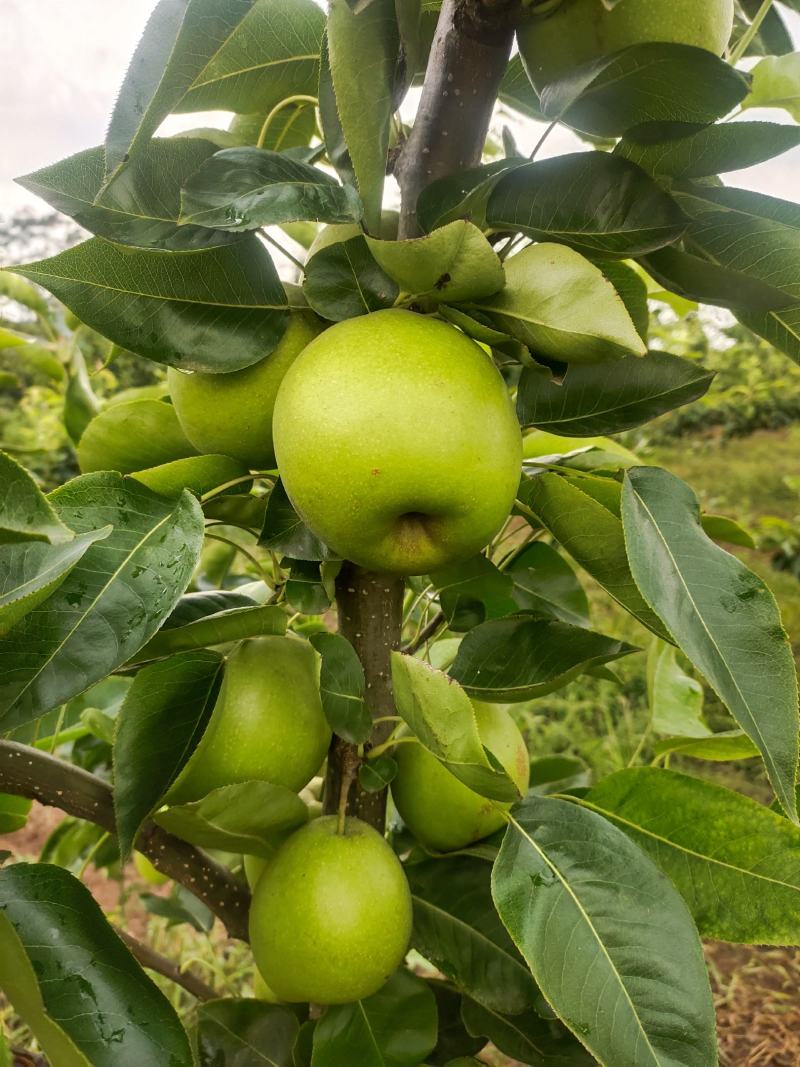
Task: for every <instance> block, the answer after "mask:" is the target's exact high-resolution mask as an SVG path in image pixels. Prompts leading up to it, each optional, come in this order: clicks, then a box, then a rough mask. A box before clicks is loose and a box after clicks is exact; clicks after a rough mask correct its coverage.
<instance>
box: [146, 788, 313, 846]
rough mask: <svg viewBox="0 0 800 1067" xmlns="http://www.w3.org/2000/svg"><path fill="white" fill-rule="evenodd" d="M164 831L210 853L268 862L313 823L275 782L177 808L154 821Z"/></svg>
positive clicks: (229, 791)
mask: <svg viewBox="0 0 800 1067" xmlns="http://www.w3.org/2000/svg"><path fill="white" fill-rule="evenodd" d="M154 818H155V821H156V822H157V823H158V824H159V826H163V827H164V829H165V830H168V831H169V833H171V834H175V835H176V837H182V838H183V839H184V841H190V842H191V843H192V844H193V845H198V846H199V847H200V848H205V849H209V848H211V849H215V848H218V849H222V850H223V851H225V852H243V853H244V854H245V855H248V856H264V857H265V858H269V857H270V856H271V855H272V854H273V853H274V851H275V847H276V843H277V842H279V841H281V840H283V839H284V838H285V837H287V836H288V835H289V834H290V833H292V832H293V831H295V830H297V829H299V827H301V826H302V825H303V824H304V823H305V822H307V820H308V808H307V807H306V805H305V804H304V803H303V801H302V800H301V799H300V797H299V796H298V795H297V793H293V792H292V791H291V790H290V789H286V788H285V786H282V785H273V784H272V783H271V782H255V781H254V782H235V783H234V784H233V785H224V786H221V787H220V788H219V789H213V790H212V791H211V792H210V793H209V794H208V795H207V796H205V797H203V798H202V800H195V801H192V802H191V803H188V804H176V805H174V806H171V807H169V808H167V809H166V810H164V811H159V812H157V813H156V815H155V816H154Z"/></svg>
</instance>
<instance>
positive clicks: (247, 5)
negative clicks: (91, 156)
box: [105, 0, 254, 174]
mask: <svg viewBox="0 0 800 1067" xmlns="http://www.w3.org/2000/svg"><path fill="white" fill-rule="evenodd" d="M253 3H254V0H160V2H159V3H158V4H157V5H156V7H155V9H154V11H153V13H152V14H151V16H150V19H149V21H148V23H147V26H146V27H145V30H144V34H143V36H142V39H141V41H140V42H139V45H138V47H137V49H136V52H135V53H134V55H133V59H132V60H131V64H130V66H129V68H128V72H127V74H126V76H125V80H124V81H123V83H122V88H121V89H120V92H119V96H118V97H117V101H116V104H115V107H114V113H113V114H112V116H111V122H110V124H109V127H108V133H107V135H106V145H105V153H106V169H107V172H108V173H109V174H112V173H114V172H115V171H116V170H117V169H118V168H119V167H120V166H121V165H123V164H124V163H125V162H126V161H127V160H128V159H129V158H131V157H133V156H135V155H136V154H137V153H138V152H139V151H141V150H142V149H143V148H144V146H145V145H146V144H147V142H148V141H149V140H150V138H151V137H152V136H153V134H154V133H155V132H156V130H157V129H158V127H159V126H160V125H161V122H162V120H163V119H165V118H166V117H167V115H169V113H170V112H171V111H174V110H175V109H176V107H177V106H178V104H179V102H180V100H181V98H182V97H183V96H184V94H185V93H186V91H187V90H188V89H189V87H190V86H191V85H192V82H193V81H194V80H195V78H196V77H197V76H198V75H199V74H200V72H201V71H202V70H203V68H204V67H205V65H206V63H207V61H208V60H209V59H210V58H211V57H212V56H213V55H214V54H215V53H216V51H217V49H219V47H220V46H221V45H222V44H223V43H224V42H225V41H226V39H228V37H229V36H230V34H231V33H232V31H233V30H234V29H235V27H236V26H237V24H238V23H239V22H240V21H241V20H242V19H243V18H244V16H245V15H246V14H247V13H248V11H250V9H251V8H252V7H253Z"/></svg>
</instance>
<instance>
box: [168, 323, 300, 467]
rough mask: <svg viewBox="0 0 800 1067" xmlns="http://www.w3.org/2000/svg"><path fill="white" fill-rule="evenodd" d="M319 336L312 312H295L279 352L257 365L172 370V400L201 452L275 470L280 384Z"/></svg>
mask: <svg viewBox="0 0 800 1067" xmlns="http://www.w3.org/2000/svg"><path fill="white" fill-rule="evenodd" d="M316 334H317V327H316V323H315V320H314V319H313V318H312V316H311V315H310V314H307V313H306V314H294V315H292V316H291V318H290V320H289V325H288V327H287V329H286V333H285V334H284V335H283V337H282V338H281V342H280V344H279V345H278V347H277V348H276V349H275V351H274V352H271V353H270V355H268V356H267V357H266V359H262V360H261V361H260V362H259V363H255V364H254V365H253V366H252V367H245V368H244V369H243V370H237V371H232V372H231V373H230V374H197V373H196V374H188V373H186V372H185V371H180V370H175V368H174V367H170V369H169V373H168V376H167V380H168V382H169V390H170V394H171V396H172V402H173V404H174V405H175V411H176V413H177V416H178V419H179V420H180V424H181V426H182V427H183V432H184V433H185V434H186V436H187V437H188V438H189V440H190V441H191V442H192V444H193V445H194V446H195V448H197V449H198V450H199V451H200V452H206V453H209V452H213V453H220V454H222V455H224V456H233V457H234V459H239V460H241V461H242V462H243V463H246V464H247V466H248V467H249V468H251V469H255V468H258V469H271V468H272V467H274V466H275V452H274V451H273V448H272V409H273V408H274V406H275V396H276V394H277V392H278V386H279V385H280V384H281V381H282V379H283V376H284V374H286V371H287V370H288V369H289V367H290V366H291V365H292V363H293V362H294V361H295V359H297V357H298V356H299V355H300V353H301V352H302V350H303V349H304V348H305V346H306V345H307V344H308V342H309V341H310V340H311V339H312V338H313V337H315V336H316Z"/></svg>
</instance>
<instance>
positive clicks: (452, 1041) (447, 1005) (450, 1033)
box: [428, 979, 486, 1067]
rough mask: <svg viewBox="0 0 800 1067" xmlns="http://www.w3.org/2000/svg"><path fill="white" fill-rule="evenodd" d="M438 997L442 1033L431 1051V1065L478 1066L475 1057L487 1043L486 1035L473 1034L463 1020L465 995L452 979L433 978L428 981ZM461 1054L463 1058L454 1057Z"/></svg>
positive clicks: (429, 1058) (437, 1009)
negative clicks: (469, 1032)
mask: <svg viewBox="0 0 800 1067" xmlns="http://www.w3.org/2000/svg"><path fill="white" fill-rule="evenodd" d="M428 985H429V987H430V989H431V990H432V991H433V995H434V997H435V998H436V1011H437V1014H438V1016H439V1036H438V1039H437V1042H436V1048H435V1049H434V1050H433V1052H431V1053H430V1054H429V1055H428V1063H430V1064H431V1065H437V1067H438V1065H441V1064H445V1065H446V1067H475V1064H476V1063H477V1062H478V1061H477V1060H473V1059H471V1056H472V1054H473V1053H478V1052H480V1051H481V1049H482V1048H483V1047H484V1045H485V1044H486V1039H485V1038H480V1037H471V1036H470V1035H469V1034H468V1033H467V1030H466V1027H465V1026H464V1023H463V1022H462V1020H461V995H460V994H459V993H458V992H457V991H456V990H455V989H453V988H451V986H450V985H449V983H448V982H443V981H440V980H439V979H432V980H431V981H430V982H429V983H428ZM454 1057H459V1058H454Z"/></svg>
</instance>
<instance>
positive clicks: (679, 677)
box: [647, 640, 711, 737]
mask: <svg viewBox="0 0 800 1067" xmlns="http://www.w3.org/2000/svg"><path fill="white" fill-rule="evenodd" d="M647 699H648V702H649V704H650V717H651V718H650V721H651V726H652V729H653V730H654V731H655V733H657V734H669V735H674V736H677V737H707V736H708V735H709V734H710V733H711V731H710V730H709V728H708V727H707V726H706V724H705V722H704V721H703V702H704V694H703V687H702V685H701V684H700V683H699V682H698V681H697V679H696V678H692V677H691V676H690V675H688V674H687V673H686V672H685V671H684V670H683V669H682V667H681V665H680V664H679V663H678V651H677V649H676V648H675V646H674V645H668V644H667V643H666V641H658V640H656V641H654V642H653V644H652V645H651V647H650V651H649V653H648V656H647Z"/></svg>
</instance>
